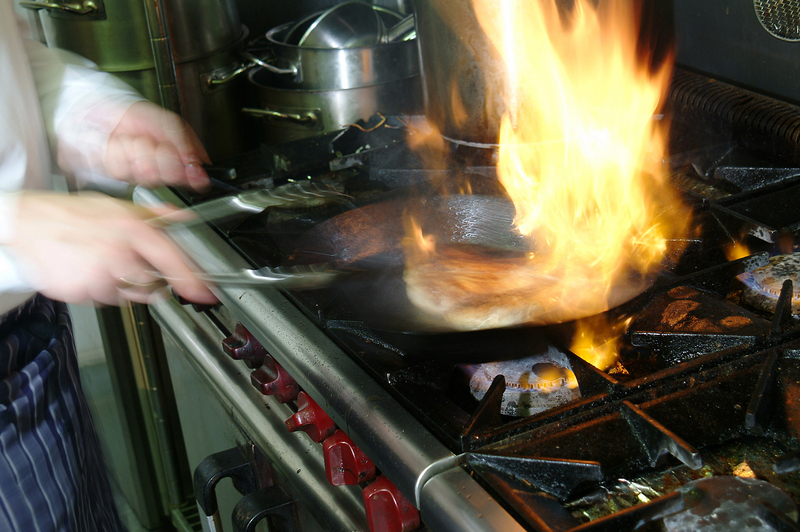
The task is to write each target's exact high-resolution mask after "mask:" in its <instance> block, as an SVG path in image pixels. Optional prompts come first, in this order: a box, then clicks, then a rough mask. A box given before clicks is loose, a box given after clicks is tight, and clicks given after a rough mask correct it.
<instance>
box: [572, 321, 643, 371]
mask: <svg viewBox="0 0 800 532" xmlns="http://www.w3.org/2000/svg"><path fill="white" fill-rule="evenodd" d="M631 319H632V318H627V319H625V320H622V321H620V322H619V323H607V322H606V320H602V319H600V320H598V319H592V318H589V319H586V320H580V321H578V323H577V329H576V331H575V335H574V336H573V338H572V345H571V346H570V351H572V352H573V353H575V354H576V355H578V356H579V357H581V358H582V359H584V360H585V361H586V362H588V363H589V364H591V365H592V366H594V367H596V368H599V369H602V370H607V369H609V368H611V367H612V366H614V364H615V363H616V361H617V359H618V358H619V340H620V335H621V334H622V333H624V332H625V329H627V327H628V325H629V324H630V322H631ZM598 322H599V323H598Z"/></svg>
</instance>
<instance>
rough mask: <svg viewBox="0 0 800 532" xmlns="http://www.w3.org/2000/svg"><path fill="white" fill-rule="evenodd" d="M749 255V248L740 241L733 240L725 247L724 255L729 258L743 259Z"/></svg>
mask: <svg viewBox="0 0 800 532" xmlns="http://www.w3.org/2000/svg"><path fill="white" fill-rule="evenodd" d="M748 255H750V250H749V249H748V248H747V246H745V245H744V244H742V243H741V242H734V243H733V244H732V245H730V246H728V247H727V248H725V257H726V258H727V259H728V260H729V261H730V260H737V259H743V258H745V257H747V256H748Z"/></svg>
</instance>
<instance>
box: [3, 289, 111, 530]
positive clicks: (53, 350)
mask: <svg viewBox="0 0 800 532" xmlns="http://www.w3.org/2000/svg"><path fill="white" fill-rule="evenodd" d="M121 530H124V527H123V526H122V525H121V523H120V520H119V516H118V514H117V510H116V507H115V506H114V501H113V497H112V494H111V489H110V485H109V480H108V476H107V472H106V468H105V465H104V462H103V458H102V455H101V449H100V444H99V441H98V439H97V435H96V433H95V429H94V424H93V422H92V418H91V415H90V413H89V408H88V406H87V403H86V399H85V398H84V395H83V391H82V390H81V384H80V378H79V375H78V362H77V359H76V356H75V342H74V340H73V337H72V324H71V321H70V318H69V314H68V313H67V306H66V305H65V304H63V303H58V302H54V301H52V300H50V299H48V298H46V297H44V296H41V295H37V296H35V297H34V298H33V299H31V300H30V301H28V302H27V303H26V304H24V305H22V306H20V307H18V308H16V309H14V310H12V311H10V312H9V313H7V314H6V315H5V316H3V317H0V531H9V532H11V531H13V532H34V531H47V532H50V531H53V532H55V531H58V532H66V531H71V532H72V531H74V532H100V531H102V532H105V531H109V532H116V531H121Z"/></svg>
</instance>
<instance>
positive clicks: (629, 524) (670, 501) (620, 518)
mask: <svg viewBox="0 0 800 532" xmlns="http://www.w3.org/2000/svg"><path fill="white" fill-rule="evenodd" d="M683 507H684V503H683V496H682V495H681V494H680V493H677V492H673V493H670V494H669V495H664V496H663V497H659V498H658V499H656V500H654V501H651V502H649V503H647V504H642V505H639V506H634V507H632V508H628V509H627V510H623V511H621V512H617V513H616V514H614V515H610V516H607V517H604V518H601V519H597V520H596V521H592V522H590V523H586V524H584V525H581V526H578V527H575V528H573V529H572V530H571V531H570V532H619V531H621V530H634V529H636V530H646V529H645V528H643V526H644V525H646V524H647V523H653V522H657V521H660V520H661V519H663V518H664V517H666V516H668V515H671V514H674V513H676V512H680V511H681V510H683Z"/></svg>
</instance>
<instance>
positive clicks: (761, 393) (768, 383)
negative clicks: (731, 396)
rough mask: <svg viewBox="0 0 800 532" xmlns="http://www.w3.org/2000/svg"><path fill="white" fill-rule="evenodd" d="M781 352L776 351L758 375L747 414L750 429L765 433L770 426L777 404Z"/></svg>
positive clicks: (746, 418) (746, 420)
mask: <svg viewBox="0 0 800 532" xmlns="http://www.w3.org/2000/svg"><path fill="white" fill-rule="evenodd" d="M779 356H780V353H779V352H778V351H774V352H773V353H772V354H771V355H770V356H769V357H768V358H767V360H766V362H765V363H764V366H762V368H761V375H760V376H759V377H758V382H757V383H756V388H755V390H753V396H752V397H751V398H750V403H749V404H748V406H747V413H746V414H745V416H744V418H745V424H746V425H747V428H748V429H755V430H757V431H758V432H761V433H763V432H764V431H765V429H766V428H767V427H768V426H769V420H770V417H771V414H772V409H773V407H774V404H775V395H776V391H775V382H776V372H777V365H778V357H779Z"/></svg>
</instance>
